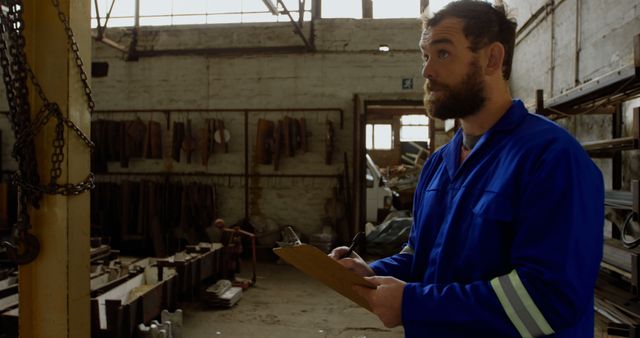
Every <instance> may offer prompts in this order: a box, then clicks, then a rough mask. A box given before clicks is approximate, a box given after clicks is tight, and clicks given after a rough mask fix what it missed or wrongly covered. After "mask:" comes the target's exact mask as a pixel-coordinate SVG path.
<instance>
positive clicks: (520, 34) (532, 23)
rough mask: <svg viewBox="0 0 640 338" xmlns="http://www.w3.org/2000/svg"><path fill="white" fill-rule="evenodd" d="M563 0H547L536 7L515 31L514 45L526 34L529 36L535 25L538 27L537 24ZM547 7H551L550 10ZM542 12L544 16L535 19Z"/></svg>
mask: <svg viewBox="0 0 640 338" xmlns="http://www.w3.org/2000/svg"><path fill="white" fill-rule="evenodd" d="M564 1H565V0H558V1H557V2H554V1H553V0H549V1H547V2H546V3H545V4H544V5H542V6H541V7H540V8H538V10H537V11H536V12H535V13H534V14H533V15H531V17H529V19H527V21H525V23H524V24H522V26H521V27H520V28H519V29H518V31H517V32H516V46H517V45H519V44H520V42H522V40H524V39H525V38H526V37H527V36H529V34H531V32H532V31H533V30H534V29H535V28H536V27H538V25H539V24H540V23H541V22H543V21H544V19H546V18H547V16H549V14H550V13H552V12H554V11H555V10H556V8H558V6H560V4H562V3H563V2H564ZM549 7H551V10H549V9H548V8H549ZM543 14H544V16H543V17H542V18H541V19H540V20H538V21H536V19H538V17H540V16H541V15H543ZM529 26H531V27H529Z"/></svg>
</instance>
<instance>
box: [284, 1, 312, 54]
mask: <svg viewBox="0 0 640 338" xmlns="http://www.w3.org/2000/svg"><path fill="white" fill-rule="evenodd" d="M278 3H280V5H282V8H283V9H284V13H285V14H287V16H288V17H289V21H291V24H292V25H293V29H294V30H295V31H296V34H298V36H300V38H301V39H302V42H304V45H305V46H306V47H307V51H310V52H311V51H315V50H316V47H315V46H313V45H311V44H310V43H309V41H308V40H307V38H306V37H305V36H304V32H302V28H300V26H299V25H298V23H297V22H296V20H294V19H293V17H292V16H291V13H290V12H289V10H288V9H287V6H286V5H285V4H284V2H282V1H281V0H278Z"/></svg>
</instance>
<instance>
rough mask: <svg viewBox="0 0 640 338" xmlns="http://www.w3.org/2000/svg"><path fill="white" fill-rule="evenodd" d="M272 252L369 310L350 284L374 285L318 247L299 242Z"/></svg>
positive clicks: (371, 286) (365, 302) (367, 304)
mask: <svg viewBox="0 0 640 338" xmlns="http://www.w3.org/2000/svg"><path fill="white" fill-rule="evenodd" d="M273 252H275V254H276V255H278V256H279V257H280V258H282V259H283V260H285V261H286V262H287V263H289V264H291V265H293V266H294V267H295V268H296V269H298V270H300V271H302V272H304V273H306V274H307V275H309V276H311V277H313V278H315V279H317V280H319V281H320V282H322V284H324V285H326V286H328V287H330V288H332V289H334V290H335V291H337V292H338V293H340V294H341V295H343V296H345V297H347V298H349V299H351V300H352V301H354V302H355V303H356V304H358V305H360V306H362V307H363V308H365V309H367V310H369V311H371V307H369V303H368V302H367V300H366V299H364V298H362V297H361V296H360V295H358V294H357V293H356V292H355V291H353V288H352V286H353V285H360V286H364V287H369V288H372V289H375V288H376V287H375V285H373V284H371V283H370V282H368V281H367V280H366V279H364V278H362V277H361V276H358V275H357V274H356V273H354V272H353V271H350V270H349V269H347V268H345V267H344V266H342V265H341V264H340V263H338V262H336V261H335V260H333V259H331V257H329V256H327V254H326V253H324V252H322V251H320V250H319V249H318V248H316V247H314V246H311V245H308V244H299V245H294V246H287V247H282V248H275V249H273Z"/></svg>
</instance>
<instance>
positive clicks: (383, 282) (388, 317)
mask: <svg viewBox="0 0 640 338" xmlns="http://www.w3.org/2000/svg"><path fill="white" fill-rule="evenodd" d="M365 279H366V280H368V281H369V282H371V283H373V284H374V285H376V286H377V287H376V288H375V289H370V288H367V287H363V286H354V287H353V289H354V290H355V291H356V292H357V293H358V294H359V295H360V296H362V297H364V298H365V299H366V300H367V301H368V302H369V305H370V306H371V309H372V310H373V313H375V314H376V315H377V316H378V318H380V320H381V321H382V323H383V324H384V326H386V327H396V326H398V325H400V324H402V294H403V293H404V286H405V285H406V283H405V282H403V281H401V280H399V279H396V278H393V277H379V276H375V277H366V278H365Z"/></svg>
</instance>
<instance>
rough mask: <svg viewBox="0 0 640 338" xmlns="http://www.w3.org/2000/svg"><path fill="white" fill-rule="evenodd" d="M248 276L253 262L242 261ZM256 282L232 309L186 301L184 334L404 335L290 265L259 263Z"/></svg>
mask: <svg viewBox="0 0 640 338" xmlns="http://www.w3.org/2000/svg"><path fill="white" fill-rule="evenodd" d="M243 268H244V270H245V273H243V274H240V276H242V277H248V276H247V275H246V273H247V272H250V266H249V265H247V264H244V265H243ZM257 274H258V277H257V283H256V286H255V287H252V288H249V289H248V290H246V291H245V292H244V294H243V296H242V299H241V300H240V301H239V302H238V303H237V304H236V305H235V306H234V307H233V308H231V309H224V310H219V309H211V308H208V307H207V306H206V305H203V304H202V303H201V302H198V301H194V302H190V303H185V304H183V311H184V326H183V334H182V336H183V337H185V338H187V337H188V338H201V337H202V338H204V337H233V338H243V337H247V338H249V337H250V338H254V337H305V338H307V337H318V338H320V337H338V338H356V337H357V338H365V337H366V338H400V337H404V331H403V329H402V327H397V328H394V329H388V328H385V327H384V325H382V323H381V322H380V321H379V320H378V318H377V317H376V316H375V315H373V314H372V313H370V312H368V311H367V310H365V309H363V308H361V307H360V306H358V305H357V304H355V303H353V302H351V301H350V300H349V299H347V298H344V297H342V296H341V295H340V294H338V293H336V292H335V291H333V290H332V289H330V288H328V287H325V286H324V285H323V284H321V283H319V282H317V281H315V280H313V279H311V278H310V277H307V276H306V275H304V274H303V273H301V272H299V271H298V270H296V269H295V268H293V267H291V266H289V265H280V264H276V263H264V262H259V263H258V267H257Z"/></svg>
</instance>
